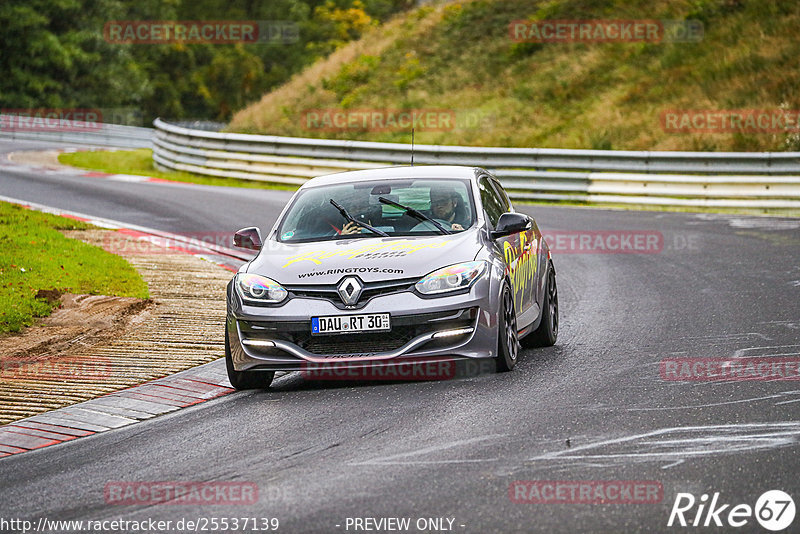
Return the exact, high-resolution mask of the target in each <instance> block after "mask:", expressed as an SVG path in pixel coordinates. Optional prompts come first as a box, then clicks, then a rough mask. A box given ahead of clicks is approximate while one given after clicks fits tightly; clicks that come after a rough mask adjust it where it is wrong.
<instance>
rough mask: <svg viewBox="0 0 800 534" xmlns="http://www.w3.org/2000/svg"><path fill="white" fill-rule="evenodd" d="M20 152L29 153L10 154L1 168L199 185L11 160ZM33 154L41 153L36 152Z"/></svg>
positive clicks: (129, 180) (132, 180)
mask: <svg viewBox="0 0 800 534" xmlns="http://www.w3.org/2000/svg"><path fill="white" fill-rule="evenodd" d="M18 152H27V151H25V150H20V151H17V152H10V153H8V154H7V155H6V159H5V161H2V163H0V166H2V167H4V168H6V169H11V170H17V171H20V172H36V173H38V174H44V175H54V174H59V175H62V176H72V177H77V178H101V179H104V180H111V181H114V182H140V183H159V184H179V185H197V184H195V183H192V182H181V181H178V180H165V179H163V178H156V177H154V176H144V175H140V174H114V173H107V172H102V171H86V170H82V169H79V168H76V167H70V166H69V165H63V168H58V167H48V166H41V165H29V164H26V163H17V162H15V161H12V160H11V156H12V155H13V154H15V153H18ZM33 152H39V151H37V150H34V151H33ZM59 152H62V153H66V152H80V150H60V151H59Z"/></svg>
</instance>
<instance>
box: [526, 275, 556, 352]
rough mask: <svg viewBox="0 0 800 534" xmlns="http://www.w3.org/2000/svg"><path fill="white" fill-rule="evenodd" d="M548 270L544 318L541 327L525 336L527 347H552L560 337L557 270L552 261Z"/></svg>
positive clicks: (543, 308)
mask: <svg viewBox="0 0 800 534" xmlns="http://www.w3.org/2000/svg"><path fill="white" fill-rule="evenodd" d="M547 271H548V272H547V287H546V288H545V290H544V305H543V306H542V320H541V322H540V323H539V328H537V329H536V330H534V331H533V332H531V333H530V334H528V335H527V336H525V337H524V338H523V340H522V344H523V346H525V347H551V346H553V345H555V344H556V339H557V338H558V286H557V285H556V271H555V269H554V268H553V264H552V263H550V265H549V269H548V270H547Z"/></svg>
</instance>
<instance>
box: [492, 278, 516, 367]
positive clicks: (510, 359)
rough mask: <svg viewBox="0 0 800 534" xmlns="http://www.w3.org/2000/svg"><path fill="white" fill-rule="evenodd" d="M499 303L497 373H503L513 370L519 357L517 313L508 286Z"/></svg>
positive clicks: (504, 289)
mask: <svg viewBox="0 0 800 534" xmlns="http://www.w3.org/2000/svg"><path fill="white" fill-rule="evenodd" d="M500 298H501V301H500V318H499V321H498V322H499V329H498V332H497V358H496V359H497V371H498V372H500V373H505V372H507V371H510V370H512V369H513V368H514V366H515V365H516V364H517V357H518V356H519V338H518V336H517V313H516V311H515V310H514V297H513V295H512V294H511V289H509V287H508V285H506V286H505V287H504V288H503V295H502V297H500Z"/></svg>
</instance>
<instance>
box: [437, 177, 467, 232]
mask: <svg viewBox="0 0 800 534" xmlns="http://www.w3.org/2000/svg"><path fill="white" fill-rule="evenodd" d="M430 197H431V214H432V215H433V218H434V219H439V220H440V221H444V222H446V223H448V224H449V225H450V230H463V229H464V226H463V225H464V224H465V223H466V220H467V216H466V215H467V214H466V210H465V209H464V201H463V199H462V198H461V195H459V194H458V192H456V190H455V189H454V188H452V187H448V186H438V187H436V186H434V187H431V191H430Z"/></svg>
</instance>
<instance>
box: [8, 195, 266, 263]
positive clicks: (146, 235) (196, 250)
mask: <svg viewBox="0 0 800 534" xmlns="http://www.w3.org/2000/svg"><path fill="white" fill-rule="evenodd" d="M0 201H2V202H10V203H12V204H19V205H20V206H23V207H25V208H28V209H32V210H36V211H41V212H44V213H51V214H53V215H59V216H61V217H67V218H69V219H75V220H77V221H82V222H85V223H88V224H92V225H94V226H97V227H100V228H107V229H110V230H118V231H119V232H120V233H122V234H125V235H129V236H132V237H136V238H138V239H142V240H145V241H147V242H148V243H151V244H153V245H156V246H158V245H162V246H163V247H164V248H167V249H169V250H173V251H175V252H178V253H185V254H191V255H193V256H197V257H199V258H202V259H204V260H207V261H210V262H212V263H215V264H217V265H219V266H220V267H222V268H224V269H227V270H229V271H231V272H237V271H238V270H239V266H240V265H241V264H242V263H244V262H247V261H250V260H252V259H253V258H254V257H255V254H253V253H250V254H248V253H247V252H245V251H239V250H234V249H231V248H227V247H222V246H219V245H215V244H212V243H207V242H205V241H202V240H200V239H194V238H191V237H187V236H183V235H180V234H173V233H170V232H163V231H161V230H156V229H154V228H147V227H145V226H138V225H135V224H128V223H124V222H121V221H115V220H113V219H104V218H102V217H93V216H91V215H87V214H85V213H78V212H75V211H68V210H62V209H59V208H54V207H52V206H45V205H43V204H37V203H35V202H28V201H26V200H20V199H17V198H11V197H4V196H2V195H0Z"/></svg>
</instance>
